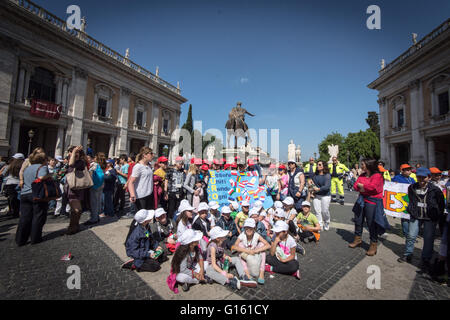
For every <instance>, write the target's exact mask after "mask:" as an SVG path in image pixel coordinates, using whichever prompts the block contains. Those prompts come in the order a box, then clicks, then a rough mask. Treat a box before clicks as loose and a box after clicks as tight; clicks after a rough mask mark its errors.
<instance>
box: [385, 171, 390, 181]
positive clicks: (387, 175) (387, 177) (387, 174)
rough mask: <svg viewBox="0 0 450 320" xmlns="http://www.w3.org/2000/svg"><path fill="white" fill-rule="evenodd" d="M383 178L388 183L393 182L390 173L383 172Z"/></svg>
mask: <svg viewBox="0 0 450 320" xmlns="http://www.w3.org/2000/svg"><path fill="white" fill-rule="evenodd" d="M383 178H384V180H386V181H391V175H390V174H389V171H385V172H383Z"/></svg>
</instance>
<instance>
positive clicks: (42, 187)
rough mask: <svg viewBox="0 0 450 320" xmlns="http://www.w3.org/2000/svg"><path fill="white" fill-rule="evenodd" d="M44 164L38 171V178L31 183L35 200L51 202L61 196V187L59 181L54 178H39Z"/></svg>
mask: <svg viewBox="0 0 450 320" xmlns="http://www.w3.org/2000/svg"><path fill="white" fill-rule="evenodd" d="M43 166H44V165H41V166H40V167H39V169H37V171H36V178H35V180H34V181H33V182H32V183H31V193H32V196H33V201H37V202H49V201H51V200H56V199H58V198H61V189H60V188H59V183H58V182H57V181H55V180H54V179H53V178H50V179H46V180H41V179H39V178H38V174H39V170H41V168H42V167H43Z"/></svg>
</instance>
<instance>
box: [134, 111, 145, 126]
mask: <svg viewBox="0 0 450 320" xmlns="http://www.w3.org/2000/svg"><path fill="white" fill-rule="evenodd" d="M143 119H144V113H143V112H142V111H139V110H138V111H137V113H136V124H137V125H138V127H142V123H143Z"/></svg>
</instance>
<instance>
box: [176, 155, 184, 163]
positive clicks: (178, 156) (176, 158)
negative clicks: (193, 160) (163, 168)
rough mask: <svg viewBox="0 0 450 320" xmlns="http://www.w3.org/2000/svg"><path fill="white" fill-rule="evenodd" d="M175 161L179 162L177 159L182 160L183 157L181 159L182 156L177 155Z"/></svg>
mask: <svg viewBox="0 0 450 320" xmlns="http://www.w3.org/2000/svg"><path fill="white" fill-rule="evenodd" d="M175 161H176V162H179V161H181V162H184V159H183V157H180V156H178V157H176V158H175Z"/></svg>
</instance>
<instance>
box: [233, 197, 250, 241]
mask: <svg viewBox="0 0 450 320" xmlns="http://www.w3.org/2000/svg"><path fill="white" fill-rule="evenodd" d="M241 207H242V211H241V212H239V213H238V214H237V215H236V218H235V219H234V222H235V223H236V226H237V230H238V232H239V234H240V233H241V228H242V226H243V225H244V221H245V220H246V219H247V218H248V213H249V211H250V203H248V202H247V201H242V202H241Z"/></svg>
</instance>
